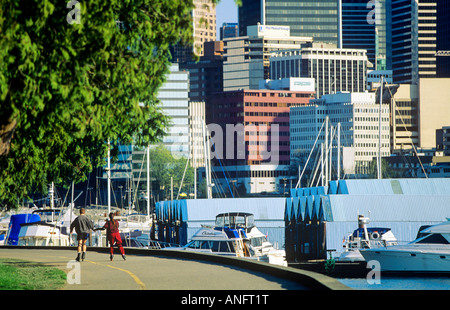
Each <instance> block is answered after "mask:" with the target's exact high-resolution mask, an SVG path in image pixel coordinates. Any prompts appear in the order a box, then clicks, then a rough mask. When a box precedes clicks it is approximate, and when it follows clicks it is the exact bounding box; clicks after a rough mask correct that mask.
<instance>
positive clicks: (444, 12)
mask: <svg viewBox="0 0 450 310" xmlns="http://www.w3.org/2000/svg"><path fill="white" fill-rule="evenodd" d="M437 50H438V55H437V75H438V77H440V78H444V77H447V78H448V77H450V1H448V0H438V1H437Z"/></svg>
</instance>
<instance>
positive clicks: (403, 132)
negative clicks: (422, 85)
mask: <svg viewBox="0 0 450 310" xmlns="http://www.w3.org/2000/svg"><path fill="white" fill-rule="evenodd" d="M389 97H390V104H391V106H390V111H391V112H390V113H391V115H390V118H391V153H402V152H404V151H405V150H412V149H413V147H416V148H417V147H418V146H419V130H418V128H419V89H418V86H417V85H413V84H400V85H398V89H397V90H396V91H395V93H394V94H393V96H390V94H389Z"/></svg>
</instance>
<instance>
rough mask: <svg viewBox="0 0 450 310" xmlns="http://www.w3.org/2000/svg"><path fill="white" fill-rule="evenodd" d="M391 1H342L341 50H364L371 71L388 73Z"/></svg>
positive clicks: (389, 66)
mask: <svg viewBox="0 0 450 310" xmlns="http://www.w3.org/2000/svg"><path fill="white" fill-rule="evenodd" d="M390 8H391V0H370V1H368V0H342V47H343V48H350V49H365V50H367V57H368V59H369V61H370V62H371V63H372V64H373V66H374V69H375V70H390V69H391V67H392V63H391V56H392V51H391V16H390Z"/></svg>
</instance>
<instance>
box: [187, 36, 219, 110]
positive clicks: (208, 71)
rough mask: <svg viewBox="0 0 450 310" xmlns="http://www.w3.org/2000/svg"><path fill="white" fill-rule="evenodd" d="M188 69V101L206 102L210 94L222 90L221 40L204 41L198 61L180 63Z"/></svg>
mask: <svg viewBox="0 0 450 310" xmlns="http://www.w3.org/2000/svg"><path fill="white" fill-rule="evenodd" d="M180 69H181V70H183V69H184V70H188V71H189V82H190V90H189V99H190V101H204V102H208V101H209V99H210V98H211V96H212V94H214V93H216V92H220V91H222V90H223V42H222V41H214V42H212V41H211V42H205V44H204V55H203V56H201V57H200V61H198V62H195V61H188V62H185V63H181V64H180Z"/></svg>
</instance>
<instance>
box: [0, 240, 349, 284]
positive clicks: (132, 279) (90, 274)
mask: <svg viewBox="0 0 450 310" xmlns="http://www.w3.org/2000/svg"><path fill="white" fill-rule="evenodd" d="M75 256H76V250H75V249H74V250H51V249H23V248H0V257H2V258H18V259H23V260H29V261H36V262H41V263H44V264H47V265H51V266H55V267H58V268H61V269H63V270H65V271H66V272H67V273H68V282H70V281H71V280H72V281H73V282H77V279H79V281H78V282H79V284H66V285H65V287H64V289H65V290H80V289H81V290H98V289H101V290H299V289H307V288H306V287H305V286H304V285H302V284H301V283H300V282H299V281H291V280H287V279H284V278H282V277H275V276H272V275H267V274H264V273H261V272H256V271H249V270H246V269H244V268H240V267H235V266H231V265H220V264H217V263H209V262H205V261H199V260H192V259H180V258H170V257H168V258H166V257H158V256H148V255H130V254H129V255H127V260H126V261H123V260H122V257H121V256H120V255H116V256H115V259H114V261H112V262H111V261H110V260H109V254H107V253H99V252H95V251H88V252H87V255H86V259H85V261H84V262H81V263H80V264H79V265H77V264H76V263H75V262H74V259H75ZM74 263H75V264H74ZM77 266H79V268H80V269H79V270H80V272H79V273H78V274H77V273H76V270H78V269H76V267H77ZM77 275H79V276H80V277H79V278H77V277H76V276H77ZM338 288H340V289H342V288H343V287H338Z"/></svg>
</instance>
